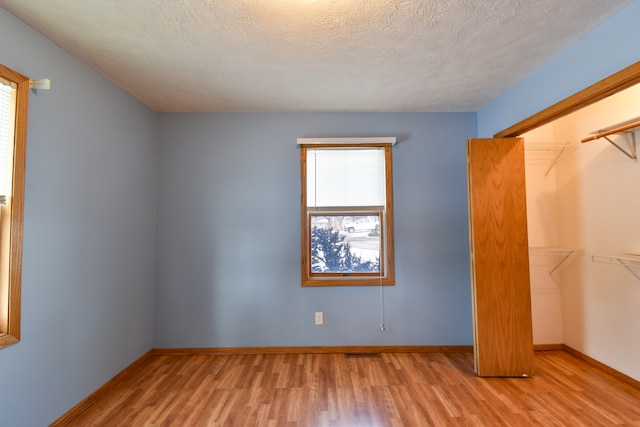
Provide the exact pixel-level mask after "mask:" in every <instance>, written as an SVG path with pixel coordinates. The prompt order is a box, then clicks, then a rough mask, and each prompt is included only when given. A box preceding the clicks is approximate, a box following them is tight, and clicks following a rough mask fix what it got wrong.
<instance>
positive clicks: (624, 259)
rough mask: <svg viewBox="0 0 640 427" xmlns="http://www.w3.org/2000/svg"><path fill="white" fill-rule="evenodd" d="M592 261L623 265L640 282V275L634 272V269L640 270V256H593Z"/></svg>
mask: <svg viewBox="0 0 640 427" xmlns="http://www.w3.org/2000/svg"><path fill="white" fill-rule="evenodd" d="M591 261H593V262H602V263H605V264H615V265H621V266H623V267H624V268H626V269H627V271H629V273H631V274H633V275H634V276H635V278H636V279H638V280H640V275H639V274H638V273H637V272H635V271H634V270H633V268H640V255H639V254H622V255H592V256H591Z"/></svg>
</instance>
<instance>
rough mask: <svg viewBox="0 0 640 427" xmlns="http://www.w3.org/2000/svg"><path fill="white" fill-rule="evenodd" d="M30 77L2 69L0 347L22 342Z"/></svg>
mask: <svg viewBox="0 0 640 427" xmlns="http://www.w3.org/2000/svg"><path fill="white" fill-rule="evenodd" d="M29 84H30V81H29V79H28V78H27V77H25V76H23V75H21V74H19V73H16V72H15V71H13V70H10V69H9V68H6V67H5V66H3V65H0V347H6V346H8V345H11V344H14V343H16V342H18V341H19V340H20V281H21V273H22V218H23V208H24V170H25V149H26V133H27V107H28V100H29Z"/></svg>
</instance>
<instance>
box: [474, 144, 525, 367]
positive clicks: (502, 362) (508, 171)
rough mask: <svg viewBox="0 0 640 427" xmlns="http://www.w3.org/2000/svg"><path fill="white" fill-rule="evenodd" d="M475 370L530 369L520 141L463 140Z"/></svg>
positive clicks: (521, 150)
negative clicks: (465, 142) (467, 199)
mask: <svg viewBox="0 0 640 427" xmlns="http://www.w3.org/2000/svg"><path fill="white" fill-rule="evenodd" d="M467 165H468V166H467V167H468V180H469V184H468V189H469V222H470V224H469V230H470V243H471V282H472V284H471V287H472V300H473V322H474V325H473V327H474V361H475V371H476V373H477V374H478V375H480V376H499V377H513V376H530V375H533V332H532V325H531V291H530V285H529V248H528V240H527V213H526V191H525V174H524V141H523V140H522V139H521V138H504V139H473V140H469V141H468V142H467Z"/></svg>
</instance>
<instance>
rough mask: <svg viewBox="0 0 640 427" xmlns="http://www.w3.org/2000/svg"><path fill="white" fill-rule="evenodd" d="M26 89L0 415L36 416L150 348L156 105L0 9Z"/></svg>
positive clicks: (82, 393) (15, 422) (15, 419)
mask: <svg viewBox="0 0 640 427" xmlns="http://www.w3.org/2000/svg"><path fill="white" fill-rule="evenodd" d="M0 39H1V40H2V42H1V43H0V62H1V63H3V64H4V65H6V66H8V67H10V68H13V69H14V70H16V71H18V72H20V73H23V74H25V75H27V76H29V77H32V78H49V79H51V90H49V91H43V90H40V91H37V92H36V93H33V92H32V93H31V95H30V112H29V128H28V140H27V176H26V200H25V221H24V255H23V281H22V341H21V342H20V343H18V344H16V345H13V346H11V347H7V348H4V349H0V367H1V368H0V372H1V374H0V414H1V418H0V425H2V426H11V427H21V426H29V427H31V426H44V425H47V424H49V423H50V422H52V421H54V420H55V419H56V418H58V417H59V416H60V415H62V414H63V413H65V412H66V411H67V410H69V409H70V408H71V407H72V406H74V405H75V404H77V403H78V402H79V401H80V400H82V399H84V398H85V397H87V396H88V395H89V394H91V393H92V392H93V391H95V390H96V389H97V388H99V387H100V386H101V385H102V384H104V383H105V382H106V381H108V380H109V379H110V378H112V377H113V376H114V375H116V374H117V373H118V372H120V371H121V370H122V369H124V368H125V367H127V366H128V365H129V364H131V363H132V362H133V361H134V360H136V359H137V358H138V357H140V356H141V355H142V354H144V353H145V352H146V351H148V350H149V349H150V348H151V339H152V334H153V332H152V330H153V282H154V267H153V266H154V224H155V168H156V151H157V150H156V148H157V145H156V143H157V115H156V114H155V113H154V112H152V111H151V110H149V109H148V108H147V107H146V106H144V105H143V104H142V103H140V102H139V101H137V100H135V99H134V98H132V97H131V96H130V95H128V94H126V93H125V92H124V91H123V90H122V89H120V88H118V87H116V86H115V85H113V84H112V83H111V82H109V81H108V80H106V79H105V78H103V77H102V76H101V75H99V74H98V73H96V72H95V71H93V70H91V69H90V68H89V67H87V66H86V65H84V64H82V63H81V62H79V61H78V60H77V59H75V58H74V57H72V56H70V55H69V54H68V53H66V52H65V51H63V50H61V49H60V48H58V47H57V46H56V45H54V44H53V43H52V42H51V41H49V40H48V39H46V38H44V37H43V36H42V35H41V34H39V33H37V32H36V31H34V30H32V29H30V28H29V27H27V26H26V25H24V24H23V23H22V22H21V21H19V20H17V19H16V18H14V17H13V16H12V15H10V14H9V13H8V12H6V11H5V10H4V9H0Z"/></svg>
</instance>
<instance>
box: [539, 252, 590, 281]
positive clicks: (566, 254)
mask: <svg viewBox="0 0 640 427" xmlns="http://www.w3.org/2000/svg"><path fill="white" fill-rule="evenodd" d="M582 253H584V251H583V250H581V249H572V248H555V247H531V248H529V255H530V256H555V257H559V261H558V262H556V264H555V265H554V267H553V268H552V269H551V270H550V271H549V275H552V274H553V272H554V271H556V270H557V269H558V268H560V266H561V265H562V264H563V263H564V262H565V261H566V260H567V259H569V257H570V256H571V255H579V254H582Z"/></svg>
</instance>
